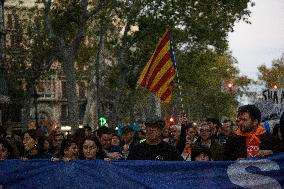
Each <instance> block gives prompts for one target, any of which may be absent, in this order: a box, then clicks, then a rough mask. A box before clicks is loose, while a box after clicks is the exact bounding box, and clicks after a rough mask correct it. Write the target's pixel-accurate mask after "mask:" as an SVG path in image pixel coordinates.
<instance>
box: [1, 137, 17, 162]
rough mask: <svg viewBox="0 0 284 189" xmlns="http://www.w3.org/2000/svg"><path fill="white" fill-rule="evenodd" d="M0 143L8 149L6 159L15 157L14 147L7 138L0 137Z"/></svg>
mask: <svg viewBox="0 0 284 189" xmlns="http://www.w3.org/2000/svg"><path fill="white" fill-rule="evenodd" d="M0 144H2V145H3V147H4V148H6V149H7V151H8V158H7V159H15V153H14V149H13V147H12V145H11V144H10V143H9V142H8V141H7V140H4V139H0Z"/></svg>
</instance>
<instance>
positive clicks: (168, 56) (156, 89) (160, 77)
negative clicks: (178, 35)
mask: <svg viewBox="0 0 284 189" xmlns="http://www.w3.org/2000/svg"><path fill="white" fill-rule="evenodd" d="M175 75H176V63H175V58H174V51H173V44H172V34H171V33H170V32H166V33H165V34H164V35H163V37H162V38H161V39H160V41H159V43H158V45H157V46H156V50H155V52H154V53H153V55H152V57H151V59H150V60H149V61H148V63H147V64H146V66H145V67H144V69H143V71H142V72H141V74H140V77H139V80H138V81H137V84H138V85H140V86H142V87H145V88H146V89H148V90H149V91H151V92H152V93H154V94H155V95H156V96H157V97H159V98H160V99H161V100H162V101H164V102H169V101H170V100H171V98H172V95H173V80H174V78H175Z"/></svg>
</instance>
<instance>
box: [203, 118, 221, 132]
mask: <svg viewBox="0 0 284 189" xmlns="http://www.w3.org/2000/svg"><path fill="white" fill-rule="evenodd" d="M206 122H207V123H208V122H212V123H213V124H216V125H217V126H216V128H217V130H218V129H219V128H220V127H221V126H222V124H221V122H220V121H219V119H216V118H207V119H206Z"/></svg>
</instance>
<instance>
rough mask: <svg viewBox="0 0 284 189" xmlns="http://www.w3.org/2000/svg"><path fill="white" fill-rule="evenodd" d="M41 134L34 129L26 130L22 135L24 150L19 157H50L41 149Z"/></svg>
mask: <svg viewBox="0 0 284 189" xmlns="http://www.w3.org/2000/svg"><path fill="white" fill-rule="evenodd" d="M43 145H44V139H43V135H41V133H39V132H38V131H36V130H34V129H30V130H27V131H26V132H24V135H23V146H24V152H23V154H22V155H21V159H23V160H26V159H50V158H51V155H50V154H47V153H45V152H44V150H43Z"/></svg>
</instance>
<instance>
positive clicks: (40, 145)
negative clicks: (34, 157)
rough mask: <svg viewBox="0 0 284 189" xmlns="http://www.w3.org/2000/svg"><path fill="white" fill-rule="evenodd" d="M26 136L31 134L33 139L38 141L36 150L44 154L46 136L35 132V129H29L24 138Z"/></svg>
mask: <svg viewBox="0 0 284 189" xmlns="http://www.w3.org/2000/svg"><path fill="white" fill-rule="evenodd" d="M25 134H29V135H30V137H31V138H32V139H34V140H37V145H36V149H37V151H38V153H43V152H44V149H43V146H44V135H43V134H42V133H41V132H39V131H38V130H35V129H29V130H27V131H25V132H24V133H23V137H24V135H25Z"/></svg>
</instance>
